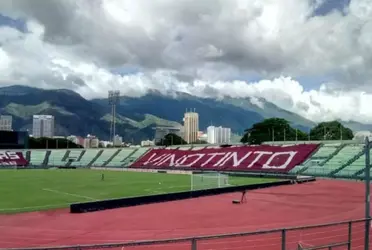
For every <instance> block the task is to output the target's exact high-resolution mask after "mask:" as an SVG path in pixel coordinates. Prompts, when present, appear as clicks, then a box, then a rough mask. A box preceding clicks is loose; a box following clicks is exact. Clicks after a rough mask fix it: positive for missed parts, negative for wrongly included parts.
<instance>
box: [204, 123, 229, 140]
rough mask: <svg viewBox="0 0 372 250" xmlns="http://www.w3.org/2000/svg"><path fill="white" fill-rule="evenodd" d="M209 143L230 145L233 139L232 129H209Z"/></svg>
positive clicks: (213, 127)
mask: <svg viewBox="0 0 372 250" xmlns="http://www.w3.org/2000/svg"><path fill="white" fill-rule="evenodd" d="M207 137H208V143H211V144H228V143H230V138H231V129H230V128H223V127H215V126H209V127H208V128H207Z"/></svg>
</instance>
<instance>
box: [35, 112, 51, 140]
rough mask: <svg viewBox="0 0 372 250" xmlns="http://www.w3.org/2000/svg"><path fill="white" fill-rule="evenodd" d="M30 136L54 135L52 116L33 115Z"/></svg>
mask: <svg viewBox="0 0 372 250" xmlns="http://www.w3.org/2000/svg"><path fill="white" fill-rule="evenodd" d="M32 136H33V137H35V138H38V137H53V136H54V116H52V115H34V116H33V121H32Z"/></svg>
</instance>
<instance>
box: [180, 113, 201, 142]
mask: <svg viewBox="0 0 372 250" xmlns="http://www.w3.org/2000/svg"><path fill="white" fill-rule="evenodd" d="M183 129H184V137H183V138H184V140H185V141H186V142H187V143H193V142H196V141H197V140H198V133H199V114H198V113H196V112H186V113H185V116H184V118H183Z"/></svg>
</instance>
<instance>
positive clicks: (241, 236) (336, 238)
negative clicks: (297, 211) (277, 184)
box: [7, 219, 371, 250]
mask: <svg viewBox="0 0 372 250" xmlns="http://www.w3.org/2000/svg"><path fill="white" fill-rule="evenodd" d="M369 220H371V219H359V220H351V221H341V222H335V223H327V224H317V225H310V226H301V227H289V228H278V229H272V230H261V231H254V232H242V233H229V234H218V235H208V236H197V237H185V238H173V239H162V240H148V241H131V242H120V243H107V244H92V245H75V246H59V247H58V246H56V247H39V248H13V249H11V250H21V249H23V250H25V249H27V250H69V249H75V250H86V249H106V248H116V249H125V250H127V249H133V250H134V249H136V250H137V249H141V247H145V246H147V248H146V249H149V248H148V247H152V246H153V247H158V248H157V249H169V250H170V249H184V250H190V249H191V250H198V249H206V248H208V249H216V250H218V249H227V248H229V249H234V248H242V247H245V248H244V249H255V250H263V249H265V250H270V249H280V250H293V249H305V250H315V249H333V247H337V246H347V249H348V250H351V249H354V248H360V249H363V248H361V247H363V246H364V241H363V238H364V236H365V233H366V231H365V228H364V225H365V223H366V222H367V221H369ZM360 239H361V240H360ZM206 245H208V247H206ZM132 247H133V248H132ZM159 247H161V248H159ZM7 249H8V250H9V248H7Z"/></svg>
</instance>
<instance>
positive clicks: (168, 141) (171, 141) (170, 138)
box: [156, 133, 187, 146]
mask: <svg viewBox="0 0 372 250" xmlns="http://www.w3.org/2000/svg"><path fill="white" fill-rule="evenodd" d="M182 144H187V142H186V141H185V140H184V139H182V138H181V137H180V136H178V135H176V134H173V133H169V134H167V135H166V136H164V138H163V139H161V140H160V142H158V143H156V145H157V146H171V145H182Z"/></svg>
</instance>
